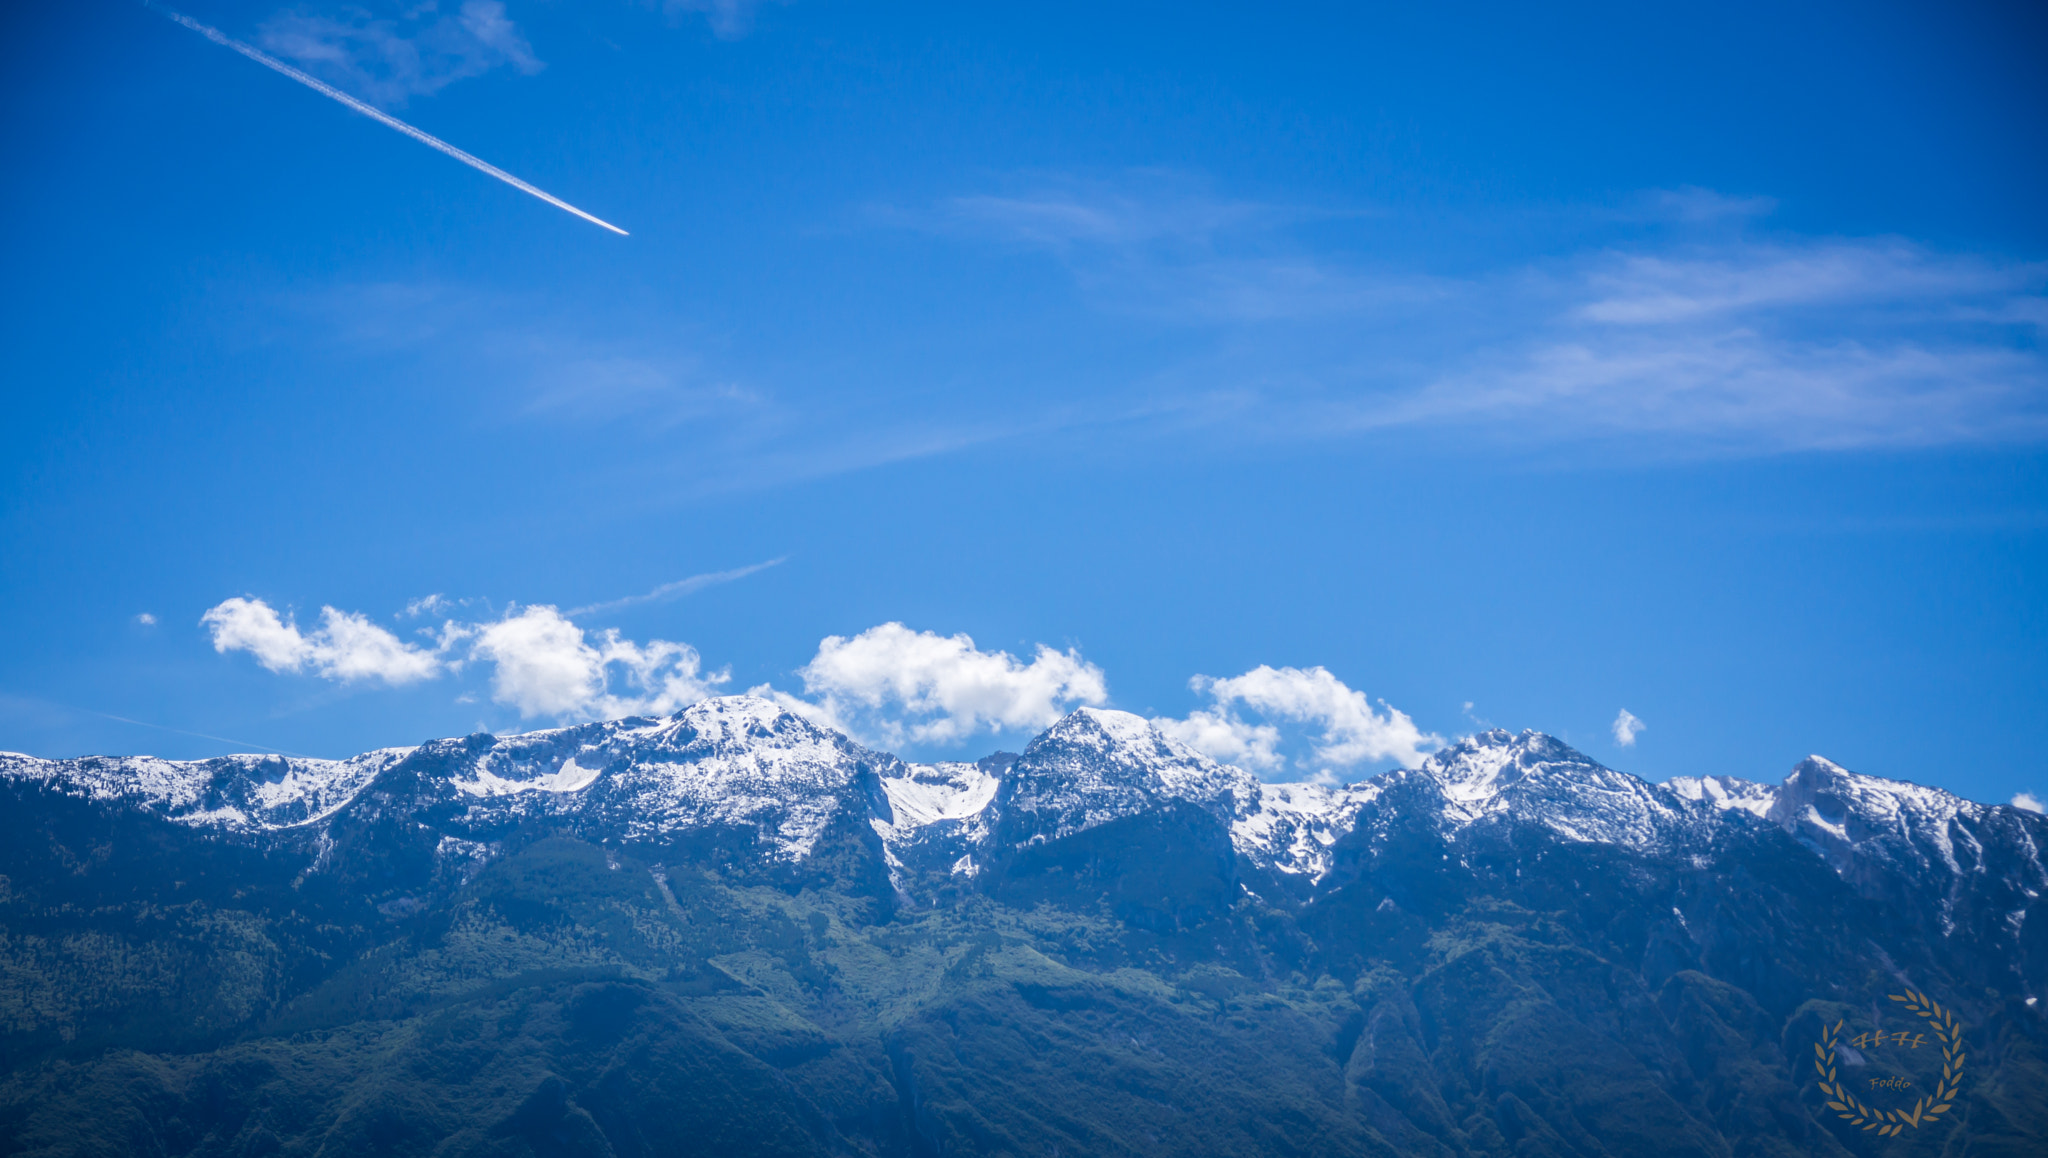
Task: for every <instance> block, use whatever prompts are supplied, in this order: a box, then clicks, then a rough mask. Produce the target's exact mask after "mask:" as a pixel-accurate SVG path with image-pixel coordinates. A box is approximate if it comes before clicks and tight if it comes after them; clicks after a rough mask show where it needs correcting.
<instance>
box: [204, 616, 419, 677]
mask: <svg viewBox="0 0 2048 1158" xmlns="http://www.w3.org/2000/svg"><path fill="white" fill-rule="evenodd" d="M200 622H201V623H202V624H204V625H205V626H206V628H207V630H208V631H209V632H211V633H212V636H213V649H214V650H215V651H217V652H220V653H222V654H226V653H227V652H230V651H246V652H248V653H249V654H251V655H253V656H255V657H256V662H258V663H260V664H262V665H263V666H264V667H266V668H268V669H270V670H271V671H274V672H301V671H310V672H312V673H313V674H315V675H319V676H324V677H326V678H328V679H332V680H340V681H342V682H344V683H348V682H353V681H356V680H370V679H374V680H380V681H382V682H384V683H386V684H390V685H392V686H394V687H398V686H403V685H405V684H412V683H418V682H419V681H421V680H425V679H431V678H433V677H434V676H436V675H439V674H440V672H441V668H442V663H441V657H440V655H439V654H438V653H437V652H433V651H428V650H425V649H423V648H419V647H416V646H413V645H412V644H408V643H406V642H405V641H403V640H401V639H399V638H398V637H397V636H395V635H393V634H391V633H390V632H389V631H386V630H385V629H383V628H382V627H379V626H377V625H376V624H374V623H372V622H370V620H369V618H368V617H367V616H364V615H361V614H357V613H353V612H344V611H338V610H336V609H335V608H332V607H323V608H321V609H320V626H319V628H318V629H316V630H314V631H312V632H310V633H307V632H302V631H300V630H299V626H298V624H296V623H294V622H292V621H291V620H290V619H288V618H283V617H280V616H279V615H278V613H277V612H276V610H275V609H273V608H272V607H271V606H270V605H269V604H268V603H265V602H264V601H262V600H261V599H248V598H236V599H228V600H224V601H223V602H221V603H220V604H219V605H218V606H216V607H214V608H212V609H211V610H209V611H208V612H207V613H206V614H205V615H204V616H201V617H200Z"/></svg>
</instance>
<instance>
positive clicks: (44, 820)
mask: <svg viewBox="0 0 2048 1158" xmlns="http://www.w3.org/2000/svg"><path fill="white" fill-rule="evenodd" d="M0 793H4V795H0V1050H4V1055H0V1056H4V1064H5V1077H4V1079H0V1153H5V1154H10V1155H14V1154H20V1155H31V1154H32V1155H58V1154H67V1155H68V1154H108V1155H114V1154H150V1155H159V1154H161V1155H174V1154H175V1155H186V1154H190V1155H263V1154H291V1155H300V1154H304V1155H312V1154H325V1155H342V1154H350V1155H353V1154H393V1155H396V1154H420V1155H426V1154H434V1155H448V1156H455V1155H505V1156H513V1155H520V1156H524V1155H607V1154H614V1155H621V1156H624V1155H657V1154H707V1155H709V1154H717V1155H751V1154H776V1155H780V1154H788V1155H824V1154H853V1155H861V1154H872V1155H941V1154H944V1155H1017V1156H1020V1158H1021V1156H1027V1155H1028V1156H1032V1158H1040V1156H1047V1155H1061V1156H1074V1155H1096V1154H1100V1155H1185V1156H1189V1158H1196V1156H1211V1155H1302V1156H1309V1155H1395V1154H1402V1155H1431V1156H1473V1158H1477V1156H1481V1155H1486V1156H1507V1155H1517V1156H1528V1158H1535V1156H1540V1155H1558V1156H1563V1155H1617V1156H1619V1155H1646V1154H1655V1155H1661V1156H1669V1158H1690V1156H1694V1155H1698V1156H1708V1155H1714V1156H1723V1155H1725V1156H1737V1155H1740V1156H1748V1155H1786V1156H1792V1155H1846V1154H1856V1155H1865V1154H1885V1155H1907V1154H1928V1155H1933V1154H1942V1155H1964V1154H1969V1155H1985V1156H1992V1155H2015V1156H2017V1155H2029V1156H2035V1155H2039V1154H2041V1153H2043V1152H2044V1139H2048V1035H2044V1030H2043V1018H2042V1016H2041V1015H2040V1013H2039V1012H2038V1011H2036V1010H2035V1009H2030V1008H2028V1007H2026V1006H2025V1005H2023V1004H2022V1003H2021V1002H2020V1001H2019V1000H2018V999H2017V998H2016V997H2012V996H2009V995H2003V994H2001V993H2000V992H1999V991H1998V990H1996V989H1995V988H1988V987H1987V984H1986V982H1985V980H1984V978H1985V977H1987V976H1994V975H1996V974H1997V970H1995V969H1987V968H1986V967H1985V965H1984V963H1982V962H1976V961H1973V960H1970V959H1967V957H1959V956H1956V955H1955V953H1954V951H1952V950H1950V949H1946V948H1944V947H1943V945H1942V943H1941V942H1940V941H1939V940H1938V939H1937V938H1933V937H1930V936H1929V935H1928V934H1927V933H1926V932H1925V924H1926V917H1925V914H1917V913H1913V912H1907V911H1903V910H1901V909H1900V908H1897V907H1893V906H1889V905H1886V904H1883V903H1879V902H1876V901H1870V900H1865V899H1862V898H1859V897H1858V895H1857V894H1856V893H1854V892H1853V891H1851V889H1850V888H1849V886H1848V885H1846V884H1845V883H1844V882H1843V880H1842V879H1841V878H1840V877H1838V876H1837V874H1836V873H1835V872H1833V871H1832V870H1830V869H1829V868H1827V867H1826V865H1825V864H1824V863H1823V862H1822V861H1821V860H1820V859H1819V858H1817V857H1815V856H1814V855H1812V854H1811V853H1809V852H1808V851H1807V850H1805V849H1803V848H1801V847H1799V846H1798V845H1797V844H1796V843H1794V842H1793V840H1792V838H1790V837H1789V836H1787V835H1786V834H1785V833H1783V832H1782V831H1780V830H1778V829H1776V828H1774V827H1771V826H1768V825H1763V824H1756V825H1748V824H1731V825H1729V826H1728V827H1727V828H1726V830H1725V832H1724V833H1723V835H1722V836H1720V837H1718V838H1717V842H1716V843H1715V844H1714V846H1713V847H1711V848H1710V849H1707V850H1706V851H1704V852H1697V851H1689V852H1688V854H1687V855H1686V856H1684V857H1672V858H1669V859H1664V860H1659V859H1656V858H1652V857H1643V856H1638V855H1636V854H1633V853H1631V852H1628V851H1626V850H1624V849H1620V848H1617V847H1613V846H1607V845H1593V844H1573V843H1568V842H1564V841H1560V840H1558V839H1556V838H1554V837H1552V836H1550V835H1548V834H1547V833H1546V832H1545V831H1543V830H1541V829H1537V828H1530V827H1522V828H1511V827H1484V826H1480V827H1474V828H1471V829H1467V830H1466V831H1465V833H1464V834H1462V835H1461V836H1460V837H1458V838H1457V840H1456V841H1455V842H1451V843H1447V842H1446V841H1445V840H1444V839H1443V838H1441V837H1439V836H1438V835H1436V834H1435V830H1434V829H1432V828H1430V827H1429V826H1427V825H1423V824H1420V823H1417V824H1413V825H1406V826H1404V825H1401V824H1398V823H1396V824H1392V825H1389V826H1381V827H1379V828H1377V829H1372V830H1361V831H1360V832H1358V833H1354V834H1353V835H1352V836H1351V837H1348V838H1346V841H1345V842H1344V845H1343V847H1342V848H1341V849H1340V852H1341V853H1342V855H1341V856H1340V858H1339V864H1340V867H1339V869H1338V870H1337V872H1336V873H1335V874H1334V875H1333V877H1332V879H1331V880H1330V881H1328V882H1325V886H1324V887H1323V888H1322V889H1320V890H1318V891H1317V892H1316V894H1315V895H1314V896H1313V897H1312V898H1310V899H1308V900H1306V901H1305V902H1303V903H1299V904H1297V903H1294V902H1289V903H1286V904H1268V903H1266V902H1265V901H1263V900H1260V899H1259V897H1261V896H1265V897H1281V896H1285V895H1286V891H1285V890H1284V889H1283V888H1282V887H1281V882H1278V881H1272V880H1267V879H1263V878H1262V877H1261V876H1260V874H1259V873H1258V872H1256V871H1255V870H1253V869H1252V868H1251V867H1250V866H1249V865H1248V864H1247V863H1246V862H1243V861H1241V860H1239V859H1238V858H1237V857H1236V856H1235V855H1234V854H1233V853H1232V851H1231V845H1230V842H1229V839H1228V835H1227V833H1226V832H1225V831H1224V830H1223V828H1222V826H1221V824H1220V822H1218V821H1216V820H1215V819H1213V818H1212V817H1211V816H1209V815H1208V814H1206V813H1203V812H1201V811H1199V810H1196V809H1186V810H1181V809H1167V810H1163V811H1159V812H1154V813H1150V814H1146V815H1140V816H1133V817H1127V818H1125V819H1122V820H1117V821H1113V822H1111V823H1109V824H1105V825H1102V826H1100V827H1097V828H1093V829H1090V830H1088V831H1085V832H1082V833H1080V834H1077V835H1075V836H1072V837H1069V838H1067V839H1064V840H1058V841H1052V842H1047V843H1041V844H1036V845H1030V846H1027V847H1025V848H1024V849H1023V850H1021V851H1019V852H1017V853H1015V854H1013V855H1011V856H1010V857H1009V859H1008V860H1007V861H1003V862H999V863H996V864H993V865H991V866H989V867H987V868H986V869H985V870H984V871H983V872H982V873H981V874H980V876H979V877H976V878H974V879H972V880H968V879H967V878H961V877H952V876H950V875H949V874H948V873H947V872H945V871H943V870H942V869H935V870H934V871H931V872H924V871H922V870H920V869H919V868H918V867H917V866H914V865H913V866H910V867H909V868H907V869H905V870H904V871H905V873H906V874H907V875H906V876H905V878H904V879H903V881H902V885H903V887H902V889H901V890H900V891H898V890H897V889H895V888H892V887H891V885H890V882H889V879H888V876H887V871H886V866H885V865H884V864H883V863H882V851H881V847H880V845H879V843H878V842H877V841H876V840H874V839H873V836H872V833H870V832H868V831H867V830H866V829H865V828H864V827H863V826H862V825H860V824H857V823H853V821H852V818H851V817H850V816H849V818H847V822H846V823H840V824H836V825H835V826H834V827H833V829H832V830H831V831H829V832H828V834H827V835H826V836H825V837H824V838H823V839H821V840H820V842H819V844H818V846H817V848H816V849H815V851H814V853H813V855H812V856H811V858H810V859H809V860H808V861H807V862H806V863H805V864H804V865H801V866H798V867H795V868H784V869H773V870H771V869H765V868H759V867H746V866H758V865H760V864H762V863H763V862H762V861H761V860H760V859H759V858H756V857H749V856H743V855H740V854H738V853H736V852H734V851H733V850H732V849H731V848H729V847H723V846H722V845H721V842H720V841H718V840H716V839H699V840H696V841H694V842H693V843H692V844H690V845H688V846H677V845H669V846H622V845H618V844H610V845H607V844H604V843H601V842H600V839H599V838H598V837H596V836H595V835H594V834H592V833H590V832H587V831H585V832H580V833H579V832H575V831H570V830H567V829H561V830H550V829H547V828H545V827H527V828H521V829H517V830H514V831H509V832H507V833H505V834H503V836H504V838H503V839H502V840H501V841H499V842H498V855H497V856H496V857H495V858H494V859H491V860H490V861H489V862H488V864H487V865H486V866H485V867H483V868H481V869H480V870H472V875H470V876H469V877H468V878H467V879H463V878H462V877H460V876H458V875H456V873H455V870H454V869H452V868H450V867H449V866H450V865H453V864H467V863H474V862H470V861H457V860H453V859H451V858H446V857H443V858H436V857H435V856H434V855H432V854H433V851H434V848H433V845H432V843H431V841H432V840H433V839H436V838H434V837H432V836H431V835H430V834H428V833H427V830H426V829H423V828H421V827H420V826H419V825H418V824H416V823H415V822H414V821H413V819H411V818H410V817H408V816H406V815H404V814H402V813H400V812H396V811H394V812H390V813H382V812H377V811H375V810H368V811H365V812H363V813H362V815H360V816H359V817H356V818H353V819H348V820H346V822H345V823H340V824H337V825H335V826H334V827H332V828H330V829H328V830H326V835H325V836H324V837H323V843H321V844H320V845H319V846H317V847H305V846H300V845H294V844H292V843H291V842H289V841H286V840H284V839H282V838H277V839H273V840H271V841H270V843H269V844H267V845H262V844H259V845H258V846H257V847H249V846H248V845H247V844H246V843H241V844H238V843H233V842H229V841H225V840H222V839H220V838H217V837H213V836H209V835H207V834H205V833H203V832H200V831H197V830H194V829H190V828H187V827H184V826H180V825H176V824H171V823H168V822H165V821H163V820H160V819H157V818H155V817H152V816H150V815H148V814H146V813H142V812H137V811H134V810H127V809H122V808H119V807H116V806H112V805H107V804H100V803H92V802H89V801H86V800H83V799H80V798H77V797H74V796H67V795H62V794H59V793H53V792H49V791H47V790H45V789H43V788H41V787H39V786H35V785H26V784H22V783H19V782H14V783H8V784H5V785H0ZM912 898H915V899H916V900H915V902H913V900H912ZM2034 908H2035V909H2036V910H2039V909H2041V908H2042V905H2041V903H2040V902H2038V901H2037V902H2036V903H2035V905H2034ZM2029 915H2030V917H2031V919H2032V920H2033V921H2035V922H2040V923H2041V927H2042V928H2044V929H2048V913H2039V912H2036V913H2030V914H2029ZM2030 968H2031V967H2030ZM2008 973H2009V970H2008ZM1901 978H1904V979H1908V980H1910V981H1912V982H1913V983H1914V984H1915V985H1916V986H1918V987H1919V988H1922V989H1924V990H1926V991H1927V992H1928V993H1930V994H1932V995H1934V996H1935V997H1936V998H1937V999H1938V1000H1940V1001H1942V1002H1944V1003H1945V1004H1948V1005H1950V1006H1952V1007H1953V1008H1954V1009H1955V1010H1956V1012H1957V1013H1958V1015H1959V1016H1961V1017H1962V1019H1963V1020H1964V1021H1965V1022H1967V1023H1968V1024H1969V1026H1970V1029H1969V1033H1968V1041H1969V1044H1970V1048H1971V1054H1970V1056H1969V1058H1968V1061H1967V1066H1968V1070H1967V1074H1968V1076H1967V1077H1966V1079H1965V1081H1964V1083H1963V1095H1962V1098H1961V1100H1960V1101H1958V1102H1957V1103H1956V1105H1955V1106H1954V1108H1953V1109H1952V1110H1951V1111H1950V1112H1949V1114H1948V1115H1947V1117H1946V1118H1945V1119H1944V1120H1942V1121H1940V1122H1938V1123H1935V1124H1931V1125H1928V1126H1926V1127H1923V1128H1921V1129H1919V1130H1916V1131H1911V1132H1908V1133H1905V1134H1903V1135H1901V1136H1900V1137H1898V1138H1896V1139H1893V1140H1890V1141H1884V1142H1879V1141H1877V1140H1874V1139H1873V1138H1871V1137H1870V1136H1869V1135H1865V1134H1858V1133H1855V1132H1853V1131H1849V1130H1846V1129H1844V1128H1842V1127H1841V1125H1840V1123H1839V1122H1838V1121H1837V1120H1836V1119H1835V1118H1834V1116H1833V1115H1832V1114H1830V1113H1829V1112H1828V1111H1827V1110H1826V1109H1825V1108H1824V1107H1823V1106H1822V1105H1821V1104H1820V1099H1819V1098H1818V1097H1817V1096H1816V1095H1815V1094H1814V1091H1813V1081H1812V1065H1811V1057H1812V1043H1813V1041H1814V1040H1815V1039H1816V1038H1817V1037H1818V1034H1819V1031H1820V1027H1821V1025H1822V1023H1823V1022H1824V1021H1826V1022H1830V1023H1831V1022H1832V1021H1833V1020H1835V1019H1838V1018H1844V1019H1847V1020H1848V1021H1849V1022H1850V1023H1851V1026H1852V1029H1851V1032H1852V1033H1853V1032H1857V1031H1858V1030H1857V1028H1856V1027H1862V1028H1864V1029H1867V1028H1870V1019H1871V1016H1872V1015H1871V1010H1872V1008H1873V1007H1876V1008H1877V1009H1878V1011H1879V1012H1878V1016H1880V1017H1883V1018H1887V1019H1888V1020H1886V1021H1885V1022H1884V1028H1887V1029H1892V1028H1899V1027H1902V1026H1903V1025H1904V1022H1902V1021H1900V1020H1899V1019H1898V1018H1897V1016H1896V1015H1895V1014H1892V1013H1890V1012H1889V1011H1887V1010H1885V1009H1884V1006H1885V1005H1886V1003H1885V1002H1884V995H1885V994H1886V993H1889V992H1896V991H1897V990H1898V989H1900V988H1901V980H1900V979H1901ZM1936 1063H1938V1059H1937V1058H1935V1057H1934V1056H1933V1055H1932V1051H1928V1050H1921V1051H1917V1052H1915V1051H1910V1050H1907V1051H1900V1052H1899V1054H1898V1057H1897V1059H1896V1065H1895V1066H1894V1068H1895V1069H1897V1070H1898V1072H1902V1073H1906V1074H1909V1075H1917V1080H1919V1081H1920V1082H1921V1083H1922V1087H1923V1088H1924V1087H1925V1085H1926V1084H1928V1082H1929V1080H1930V1079H1931V1074H1932V1070H1931V1069H1929V1066H1930V1065H1935V1064H1936ZM1900 1067H1903V1068H1900ZM1914 1067H1918V1068H1917V1069H1916V1068H1914ZM1876 1098H1877V1095H1872V1100H1873V1101H1874V1100H1876Z"/></svg>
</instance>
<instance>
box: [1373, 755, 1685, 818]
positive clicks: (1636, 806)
mask: <svg viewBox="0 0 2048 1158" xmlns="http://www.w3.org/2000/svg"><path fill="white" fill-rule="evenodd" d="M1395 775H1397V776H1398V775H1400V774H1398V773H1396V774H1395ZM1416 775H1418V776H1420V777H1423V778H1426V779H1428V780H1430V781H1433V782H1434V783H1435V784H1436V785H1437V787H1438V790H1439V791H1440V792H1442V794H1443V797H1444V800H1445V816H1444V820H1445V823H1446V827H1447V828H1450V829H1452V830H1455V829H1459V828H1463V827H1465V826H1466V825H1469V824H1473V823H1477V822H1479V821H1481V820H1488V819H1495V818H1498V819H1503V820H1521V821H1533V822H1535V823H1538V824H1542V825H1544V826H1545V827H1547V828H1549V829H1551V830H1552V831H1553V832H1556V833H1557V834H1558V835H1560V836H1563V837H1564V838H1566V839H1567V840H1578V841H1599V842H1603V843H1607V844H1620V845H1628V846H1630V847H1634V848H1643V847H1647V846H1650V845H1653V844H1657V843H1659V842H1661V841H1662V840H1663V839H1665V838H1666V836H1667V835H1668V834H1669V833H1670V831H1671V829H1672V828H1673V827H1674V825H1676V824H1678V823H1681V822H1682V821H1683V820H1684V819H1685V814H1684V812H1683V811H1682V805H1681V803H1680V801H1679V799H1678V798H1677V796H1676V795H1675V794H1673V793H1671V792H1668V791H1666V790H1664V789H1662V788H1659V787H1657V786H1656V785H1654V784H1651V783H1649V782H1648V781H1646V780H1643V779H1640V778H1639V777H1635V776H1631V775H1629V774H1628V773H1626V772H1617V771H1615V770H1614V769H1612V768H1608V767H1606V766H1604V765H1602V764H1600V763H1598V762H1597V761H1594V760H1593V759H1591V758H1590V757H1588V756H1586V755H1585V754H1584V753H1582V752H1578V751H1576V750H1574V749H1573V748H1572V747H1570V746H1569V745H1567V744H1565V743H1564V742H1562V741H1560V740H1558V739H1556V738H1554V737H1551V736H1546V735H1544V734H1543V733H1541V732H1531V731H1525V732H1523V733H1521V734H1520V735H1514V734H1511V733H1509V732H1507V731H1506V730H1504V729H1500V728H1495V729H1492V730H1490V731H1485V732H1480V733H1478V734H1476V735H1472V736H1467V737H1466V738H1464V739H1462V740H1459V741H1458V742H1457V743H1454V744H1452V745H1450V746H1449V747H1447V748H1444V749H1442V750H1441V751H1438V752H1436V753H1434V754H1432V755H1431V756H1430V757H1429V759H1427V760H1425V761H1423V764H1422V767H1421V768H1420V769H1419V770H1418V771H1417V773H1416Z"/></svg>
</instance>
